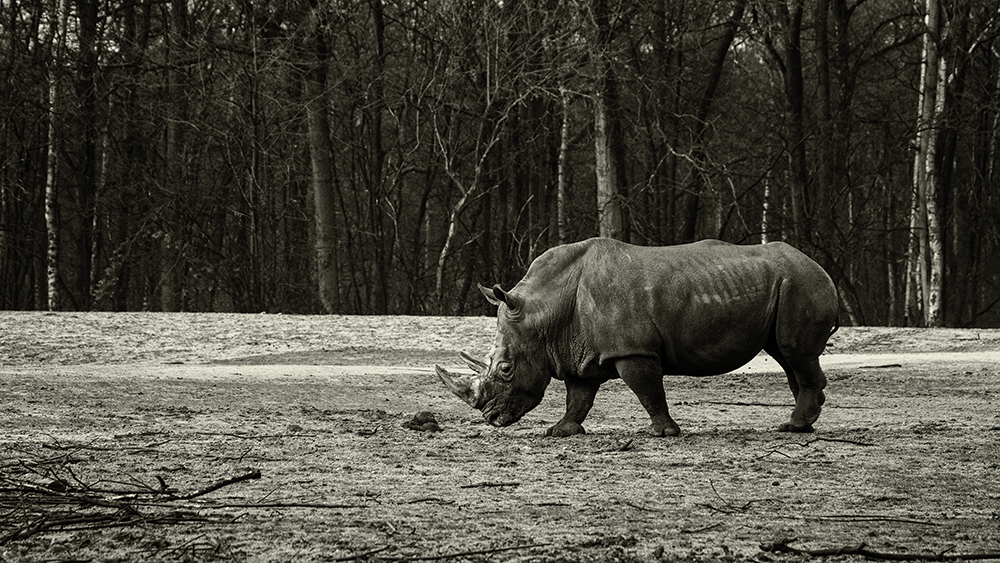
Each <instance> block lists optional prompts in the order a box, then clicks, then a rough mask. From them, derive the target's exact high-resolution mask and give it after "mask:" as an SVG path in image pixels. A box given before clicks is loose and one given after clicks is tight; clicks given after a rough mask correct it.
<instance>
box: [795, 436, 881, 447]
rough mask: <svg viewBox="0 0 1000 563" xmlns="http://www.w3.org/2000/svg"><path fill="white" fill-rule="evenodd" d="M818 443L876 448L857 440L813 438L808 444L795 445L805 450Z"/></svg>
mask: <svg viewBox="0 0 1000 563" xmlns="http://www.w3.org/2000/svg"><path fill="white" fill-rule="evenodd" d="M816 442H838V443H841V444H854V445H855V446H874V445H875V444H871V443H869V442H859V441H857V440H844V439H842V438H813V439H812V440H809V441H808V442H803V443H801V444H795V445H796V446H802V447H803V448H805V447H808V446H810V445H812V444H815V443H816Z"/></svg>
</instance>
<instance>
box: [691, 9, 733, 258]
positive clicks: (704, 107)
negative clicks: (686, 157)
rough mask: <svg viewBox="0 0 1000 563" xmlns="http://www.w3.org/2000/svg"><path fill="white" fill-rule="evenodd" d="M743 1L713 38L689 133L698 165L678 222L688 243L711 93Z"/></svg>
mask: <svg viewBox="0 0 1000 563" xmlns="http://www.w3.org/2000/svg"><path fill="white" fill-rule="evenodd" d="M746 5H747V0H740V1H739V2H737V4H736V5H735V6H734V7H733V12H732V14H730V16H729V19H727V20H726V22H725V24H724V25H723V26H722V35H721V36H720V37H719V38H718V39H717V44H716V46H715V51H714V53H713V54H712V62H711V66H710V68H709V73H708V78H707V82H706V83H705V90H704V92H703V93H702V95H701V101H700V103H699V104H698V111H697V113H696V114H695V126H694V134H693V141H692V142H693V143H694V146H693V147H692V149H691V155H692V160H694V162H695V165H696V166H697V167H698V169H697V170H695V171H694V175H693V183H692V185H691V188H690V190H689V192H690V193H689V194H687V196H686V198H687V202H686V204H685V206H684V208H685V210H684V214H683V215H682V217H681V220H682V224H681V230H680V238H681V241H683V242H692V241H694V240H696V239H697V238H698V214H699V212H700V209H701V197H702V192H703V191H704V190H705V187H706V185H707V184H708V181H707V171H706V169H705V167H706V162H707V160H708V153H707V149H706V148H705V145H706V144H707V141H708V131H709V128H708V116H709V114H710V113H711V111H712V104H713V103H714V102H715V94H716V92H717V91H718V89H719V83H720V82H721V81H722V71H723V69H724V68H725V64H726V57H727V55H728V54H729V48H730V46H732V44H733V39H734V38H735V37H736V30H737V29H738V28H739V25H740V21H741V20H742V19H743V12H744V11H745V9H746Z"/></svg>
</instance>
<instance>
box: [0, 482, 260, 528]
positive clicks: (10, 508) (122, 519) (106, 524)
mask: <svg viewBox="0 0 1000 563" xmlns="http://www.w3.org/2000/svg"><path fill="white" fill-rule="evenodd" d="M25 467H26V464H25ZM59 469H62V470H64V471H66V472H68V473H69V474H70V475H72V477H73V479H72V480H71V481H70V480H67V479H64V478H61V477H60V476H59V475H58V474H57V473H58V472H57V471H55V470H53V469H51V468H47V471H43V472H38V471H34V470H27V471H25V473H31V474H34V475H37V476H39V477H43V478H44V479H46V481H47V482H48V483H47V484H44V485H43V484H38V483H36V482H31V481H27V480H24V479H13V478H9V477H0V525H2V526H3V527H4V528H8V529H9V531H7V532H6V533H4V534H3V535H0V545H3V544H5V543H7V542H10V541H14V540H23V539H26V538H29V537H31V536H33V535H35V534H39V533H42V532H47V531H49V530H56V529H58V530H64V531H65V530H92V529H98V528H111V527H127V526H133V525H138V524H151V523H162V522H166V523H179V522H186V521H191V522H193V521H204V520H205V518H204V517H202V516H199V515H197V514H195V513H182V512H172V513H170V514H166V515H164V514H145V513H143V512H141V511H140V510H139V508H140V507H162V506H168V505H166V504H165V503H162V502H161V503H142V502H140V501H139V499H140V498H142V497H146V496H148V495H151V494H152V495H157V496H158V498H159V499H162V500H163V501H166V502H169V501H186V500H191V499H194V498H197V497H200V496H202V495H206V494H208V493H211V492H213V491H216V490H219V489H221V488H222V487H226V486H228V485H232V484H234V483H239V482H242V481H246V480H248V479H259V478H260V471H258V470H252V471H249V472H248V473H245V474H243V475H238V476H236V477H231V478H229V479H223V480H221V481H217V482H215V483H212V484H211V485H208V486H207V487H203V488H201V489H198V490H196V491H194V492H191V493H188V494H186V495H174V494H170V493H169V491H170V489H168V488H167V486H166V483H165V482H164V481H163V479H162V478H161V477H157V480H158V481H159V490H158V491H157V489H154V488H151V487H148V486H146V485H142V484H140V485H138V487H139V488H136V489H135V490H131V491H129V490H114V491H107V490H101V489H95V488H92V487H90V486H88V485H87V484H85V483H83V482H82V481H80V480H79V479H77V478H76V476H75V475H73V474H72V472H71V471H69V468H68V467H59Z"/></svg>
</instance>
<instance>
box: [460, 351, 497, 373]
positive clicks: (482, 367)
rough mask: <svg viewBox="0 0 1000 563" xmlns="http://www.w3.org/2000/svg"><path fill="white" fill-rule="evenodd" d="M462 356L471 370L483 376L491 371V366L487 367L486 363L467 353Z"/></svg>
mask: <svg viewBox="0 0 1000 563" xmlns="http://www.w3.org/2000/svg"><path fill="white" fill-rule="evenodd" d="M461 354H462V359H463V360H465V364H466V365H467V366H469V369H471V370H472V371H474V372H476V373H478V374H480V375H482V374H483V373H485V372H486V371H487V370H489V369H490V366H488V365H486V362H484V361H482V360H478V359H476V358H473V357H472V356H470V355H468V354H466V353H465V352H462V353H461Z"/></svg>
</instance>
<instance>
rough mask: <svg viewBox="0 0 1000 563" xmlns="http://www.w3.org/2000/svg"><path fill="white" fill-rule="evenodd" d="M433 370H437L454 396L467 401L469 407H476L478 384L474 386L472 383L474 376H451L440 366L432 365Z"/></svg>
mask: <svg viewBox="0 0 1000 563" xmlns="http://www.w3.org/2000/svg"><path fill="white" fill-rule="evenodd" d="M434 371H436V372H437V375H438V377H439V378H440V379H441V381H442V382H443V383H444V384H445V385H446V386H447V387H448V389H450V390H451V392H452V393H454V394H455V396H456V397H458V398H459V399H462V400H463V401H465V402H466V403H468V404H469V406H470V407H472V408H474V409H475V408H478V407H477V405H478V403H479V397H478V386H474V385H473V384H472V382H473V381H474V378H471V377H464V376H452V375H451V374H450V373H448V371H447V370H445V369H444V368H442V367H441V366H434Z"/></svg>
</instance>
